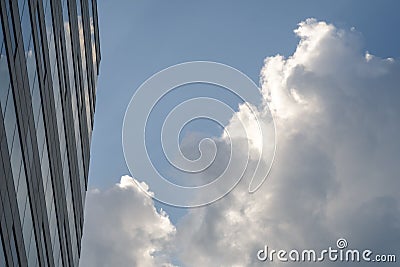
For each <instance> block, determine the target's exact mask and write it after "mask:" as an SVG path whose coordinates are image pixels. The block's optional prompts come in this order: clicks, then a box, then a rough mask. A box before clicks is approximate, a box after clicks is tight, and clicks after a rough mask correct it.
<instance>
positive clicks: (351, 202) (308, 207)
mask: <svg viewBox="0 0 400 267" xmlns="http://www.w3.org/2000/svg"><path fill="white" fill-rule="evenodd" d="M295 33H296V34H297V35H298V36H299V38H300V42H299V44H298V46H297V49H296V51H295V52H294V54H293V55H292V56H290V57H288V58H285V57H283V56H280V55H276V56H273V57H268V58H266V59H265V65H264V67H263V69H262V71H261V85H262V94H263V97H264V103H265V105H264V107H262V108H261V112H262V109H266V108H267V103H268V104H269V106H270V108H271V110H272V112H273V114H274V117H275V122H276V125H277V133H278V150H277V155H276V160H275V163H274V166H273V169H272V172H271V174H270V176H269V177H268V179H267V182H266V183H265V184H264V185H263V186H262V187H261V188H260V190H259V191H257V192H256V193H255V194H248V193H247V184H248V181H245V182H243V183H240V184H239V186H238V187H237V188H236V189H235V190H234V191H233V192H231V193H230V194H229V195H228V196H227V197H225V198H224V199H222V200H221V201H219V202H217V203H215V204H213V205H211V206H208V207H204V208H200V209H194V210H191V211H190V212H189V214H188V215H187V216H186V217H185V218H184V219H183V220H182V221H181V222H180V224H178V226H177V229H178V231H177V235H178V240H179V242H178V243H177V244H178V246H180V251H181V260H182V261H183V262H184V264H185V265H186V266H255V265H258V264H260V265H265V263H261V262H259V261H258V260H257V256H256V253H257V251H258V250H259V249H261V248H263V247H264V245H268V246H269V247H270V248H274V249H312V248H315V249H319V248H327V247H329V246H332V247H335V242H336V240H337V239H338V238H340V237H345V238H346V239H347V240H348V242H349V246H350V247H352V248H360V249H365V248H369V249H371V250H374V251H375V252H376V253H395V252H396V251H399V249H400V241H399V240H400V208H399V200H400V196H399V194H398V192H397V191H398V188H400V180H399V177H398V174H399V173H400V165H399V164H398V159H399V158H400V142H399V140H398V133H399V130H400V105H398V103H397V102H398V99H399V96H400V94H399V88H398V85H399V84H400V75H399V73H400V65H399V63H398V61H395V60H393V59H382V58H379V57H376V56H373V55H370V54H369V53H367V52H365V51H364V50H363V44H362V42H361V38H360V36H359V34H358V33H356V32H355V31H346V30H342V29H338V28H336V27H335V26H334V25H331V24H327V23H325V22H322V21H316V20H314V19H308V20H306V21H304V22H301V23H300V24H299V26H298V28H297V29H296V30H295ZM239 112H245V111H239ZM242 115H243V114H242ZM237 116H241V114H237ZM228 127H234V125H229V126H228ZM233 160H235V159H233ZM246 179H247V180H248V179H249V178H248V177H245V180H246ZM274 264H278V263H276V262H275V263H274ZM325 264H326V265H329V264H330V265H335V266H337V265H340V263H335V264H333V263H328V262H326V263H325ZM306 265H308V264H306Z"/></svg>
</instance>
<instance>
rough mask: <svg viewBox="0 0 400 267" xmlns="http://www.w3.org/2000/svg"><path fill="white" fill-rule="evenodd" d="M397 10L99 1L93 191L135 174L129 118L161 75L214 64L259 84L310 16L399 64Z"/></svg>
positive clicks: (336, 4) (388, 5)
mask: <svg viewBox="0 0 400 267" xmlns="http://www.w3.org/2000/svg"><path fill="white" fill-rule="evenodd" d="M396 6H398V7H400V3H398V1H368V2H365V1H303V2H301V4H296V5H294V4H293V2H292V1H252V2H251V4H250V3H248V2H246V1H196V2H195V1H191V2H183V1H120V2H118V3H114V2H110V1H102V0H100V1H99V3H98V12H99V23H100V26H99V28H100V43H101V52H102V61H101V67H100V76H99V80H98V89H97V105H96V114H95V125H94V131H93V139H92V147H91V165H90V173H89V187H90V188H108V187H110V186H112V185H114V184H115V183H116V182H118V181H119V179H120V177H121V175H125V174H129V171H128V169H127V167H126V164H125V160H124V156H123V150H122V142H121V135H122V133H121V132H122V122H123V118H124V113H125V110H126V108H127V105H128V103H129V100H130V98H131V97H132V95H133V93H134V91H135V90H136V89H137V88H138V87H139V86H140V85H141V83H143V82H144V81H145V80H146V79H148V78H149V77H150V76H151V75H153V74H155V73H156V72H158V71H160V70H162V69H164V68H166V67H169V66H171V65H174V64H178V63H182V62H186V61H193V60H210V61H216V62H221V63H224V64H227V65H230V66H233V67H235V68H237V69H238V70H240V71H242V72H244V73H245V74H246V75H248V76H249V77H250V78H251V79H252V80H253V81H254V82H256V83H258V81H259V73H260V69H261V67H262V66H263V60H264V58H265V57H267V56H273V55H276V54H281V55H284V56H288V55H291V54H292V53H293V52H294V50H295V48H296V45H297V42H298V37H297V36H296V35H295V34H294V33H293V30H294V29H295V28H296V25H297V24H298V23H299V22H300V21H302V20H304V19H306V18H310V17H314V18H317V19H322V20H324V21H327V22H330V23H334V24H335V25H336V26H337V27H340V28H344V29H350V28H351V27H355V28H356V30H357V31H358V32H359V33H360V34H361V35H362V39H363V41H364V44H366V47H364V50H367V51H369V52H370V53H371V54H374V55H378V56H380V57H389V56H390V57H395V58H397V57H399V55H400V49H399V47H400V36H399V35H398V34H393V33H391V32H390V31H386V29H390V28H391V27H393V26H392V25H400V16H399V15H398V14H397V13H396V12H398V11H397V10H398V8H396ZM171 103H174V102H173V101H171ZM167 106H168V105H167ZM199 128H201V127H197V129H199ZM213 134H215V131H213V132H211V133H210V135H213ZM164 208H166V207H164ZM167 209H168V208H167ZM176 211H178V210H176Z"/></svg>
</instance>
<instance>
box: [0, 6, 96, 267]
mask: <svg viewBox="0 0 400 267" xmlns="http://www.w3.org/2000/svg"><path fill="white" fill-rule="evenodd" d="M0 10H1V13H0V17H1V20H0V24H1V25H0V51H1V56H0V100H1V101H0V107H1V113H0V145H1V147H0V148H1V153H0V187H1V188H0V189H1V190H0V220H1V221H0V228H1V231H0V236H1V240H0V266H1V267H3V266H78V264H79V256H80V246H81V237H82V227H83V209H84V202H85V193H86V189H87V177H88V170H89V157H90V155H89V154H90V153H89V152H90V141H91V134H92V128H93V115H94V111H95V101H96V80H97V75H98V70H99V62H100V47H99V34H98V23H97V4H96V0H0Z"/></svg>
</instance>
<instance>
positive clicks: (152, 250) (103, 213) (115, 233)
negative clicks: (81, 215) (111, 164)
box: [80, 176, 176, 267]
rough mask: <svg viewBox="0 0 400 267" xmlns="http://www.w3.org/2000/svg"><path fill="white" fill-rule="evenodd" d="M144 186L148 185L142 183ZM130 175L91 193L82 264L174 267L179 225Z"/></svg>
mask: <svg viewBox="0 0 400 267" xmlns="http://www.w3.org/2000/svg"><path fill="white" fill-rule="evenodd" d="M141 186H142V188H147V186H146V185H145V184H143V183H142V185H141ZM141 190H142V189H140V188H139V187H138V185H137V184H136V182H135V181H134V180H133V178H131V177H129V176H122V177H121V181H120V183H118V184H116V185H115V186H114V187H113V188H111V189H109V190H106V191H99V190H92V191H89V192H88V194H87V199H86V211H85V212H86V213H85V226H84V237H83V240H82V253H81V255H82V256H81V261H80V265H81V266H85V267H86V266H87V267H91V266H93V267H95V266H96V267H97V266H143V267H148V266H172V265H170V264H169V257H168V255H166V254H165V251H168V250H169V249H168V247H169V246H170V245H171V239H172V238H173V237H174V235H175V231H176V230H175V227H174V226H173V225H172V224H171V222H170V220H169V218H168V216H167V215H166V214H165V212H164V211H162V210H161V211H158V210H156V209H155V207H154V202H153V200H152V199H151V198H149V197H148V196H147V195H146V194H145V193H144V192H143V191H141Z"/></svg>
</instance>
